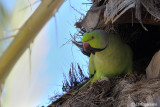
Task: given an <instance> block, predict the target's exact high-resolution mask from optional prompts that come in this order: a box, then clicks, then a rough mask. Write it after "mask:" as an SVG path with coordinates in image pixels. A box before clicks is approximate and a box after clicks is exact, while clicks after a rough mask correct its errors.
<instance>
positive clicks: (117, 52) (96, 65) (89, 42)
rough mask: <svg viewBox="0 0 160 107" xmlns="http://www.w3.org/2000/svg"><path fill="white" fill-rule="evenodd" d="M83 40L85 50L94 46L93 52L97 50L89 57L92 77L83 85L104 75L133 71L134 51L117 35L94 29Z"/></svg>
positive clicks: (112, 75) (109, 75) (110, 75)
mask: <svg viewBox="0 0 160 107" xmlns="http://www.w3.org/2000/svg"><path fill="white" fill-rule="evenodd" d="M82 42H83V44H84V50H85V51H88V50H89V49H90V48H89V47H92V48H91V52H92V51H94V50H95V52H92V53H91V55H90V59H89V74H90V75H92V78H91V79H90V80H89V82H88V83H87V84H85V85H84V86H83V87H85V86H86V85H89V84H92V83H93V82H95V81H96V80H99V79H102V78H104V77H108V78H112V77H114V76H117V75H119V74H130V73H132V51H131V49H130V47H129V46H128V45H127V44H125V43H124V42H122V41H121V40H120V39H119V38H118V37H117V36H116V35H113V34H108V33H106V32H105V31H104V30H94V31H93V32H90V33H85V34H84V36H83V38H82ZM83 87H82V88H83Z"/></svg>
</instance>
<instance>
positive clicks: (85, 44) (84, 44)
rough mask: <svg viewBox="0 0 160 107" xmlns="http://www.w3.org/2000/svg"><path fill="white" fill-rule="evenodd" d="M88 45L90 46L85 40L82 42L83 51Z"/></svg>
mask: <svg viewBox="0 0 160 107" xmlns="http://www.w3.org/2000/svg"><path fill="white" fill-rule="evenodd" d="M89 46H90V45H89V44H88V43H87V42H84V43H83V49H84V51H86V52H87V50H88V48H89Z"/></svg>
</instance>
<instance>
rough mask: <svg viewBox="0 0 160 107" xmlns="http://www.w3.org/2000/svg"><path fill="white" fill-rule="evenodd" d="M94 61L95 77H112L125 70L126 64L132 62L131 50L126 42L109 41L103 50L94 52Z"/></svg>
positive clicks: (128, 64)
mask: <svg viewBox="0 0 160 107" xmlns="http://www.w3.org/2000/svg"><path fill="white" fill-rule="evenodd" d="M94 63H95V69H96V75H95V76H96V77H97V78H103V77H105V76H107V77H109V78H112V77H114V76H116V75H119V74H122V73H124V72H127V71H126V70H127V68H128V66H130V65H131V63H132V52H131V49H130V47H129V46H128V45H127V44H124V43H122V42H119V41H116V40H115V41H111V43H110V44H109V46H108V47H107V48H106V49H105V50H103V51H101V52H97V53H96V54H95V57H94ZM99 76H100V77H99Z"/></svg>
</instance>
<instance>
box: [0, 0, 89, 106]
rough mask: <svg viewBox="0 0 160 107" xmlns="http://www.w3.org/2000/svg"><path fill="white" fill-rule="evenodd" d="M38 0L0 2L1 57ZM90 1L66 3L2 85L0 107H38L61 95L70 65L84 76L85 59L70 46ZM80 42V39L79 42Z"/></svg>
mask: <svg viewBox="0 0 160 107" xmlns="http://www.w3.org/2000/svg"><path fill="white" fill-rule="evenodd" d="M40 3H41V0H0V55H2V54H3V52H4V51H5V49H7V47H8V46H9V44H10V43H11V42H12V40H13V39H14V35H15V34H16V33H17V32H18V31H19V29H20V27H21V26H22V25H23V24H24V22H25V21H26V20H27V19H28V18H29V16H30V15H31V14H32V13H33V12H34V11H35V9H36V8H37V7H38V6H39V4H40ZM88 3H90V0H66V1H65V2H64V3H63V4H62V5H61V7H60V8H59V9H58V11H57V12H56V14H55V16H53V17H52V18H51V19H50V20H49V22H48V23H47V24H46V25H45V26H44V27H43V29H42V30H41V32H40V33H39V34H38V36H37V37H36V39H35V40H34V41H33V42H32V44H31V45H30V47H28V49H27V50H26V51H25V53H24V54H23V55H22V56H21V58H20V59H19V61H18V62H17V63H16V65H15V66H14V68H13V69H12V71H11V73H10V74H9V76H8V78H7V80H6V82H5V84H4V85H2V86H1V88H3V91H2V95H1V104H2V107H41V106H47V105H49V104H50V103H51V102H50V100H49V98H50V97H52V96H54V95H56V94H57V93H59V94H62V82H63V81H64V76H63V74H64V75H66V76H68V72H69V69H70V67H71V63H73V64H77V63H78V64H79V65H80V67H81V68H82V70H83V71H85V73H86V74H87V70H88V57H86V56H84V55H83V54H82V53H81V51H80V49H78V48H77V47H76V46H75V45H74V44H73V43H72V42H71V40H72V38H71V35H74V34H75V33H77V32H78V29H76V28H75V26H74V24H75V22H77V21H79V20H80V18H81V19H83V17H84V16H85V14H86V12H87V10H88V9H89V8H90V4H88ZM79 40H81V38H79Z"/></svg>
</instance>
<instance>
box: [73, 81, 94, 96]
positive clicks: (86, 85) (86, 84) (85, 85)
mask: <svg viewBox="0 0 160 107" xmlns="http://www.w3.org/2000/svg"><path fill="white" fill-rule="evenodd" d="M92 80H93V78H90V80H89V81H88V82H87V83H85V84H84V85H83V86H82V87H81V88H79V89H78V90H76V92H75V93H74V95H76V94H78V92H79V91H81V90H83V89H84V88H85V87H88V86H89V85H90V84H91V83H92Z"/></svg>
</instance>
